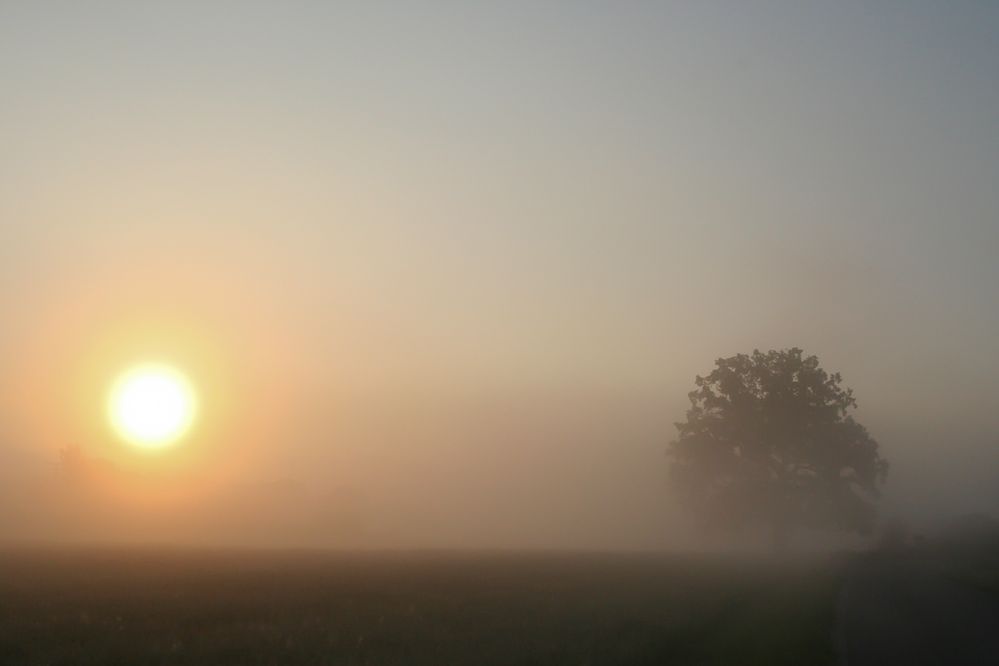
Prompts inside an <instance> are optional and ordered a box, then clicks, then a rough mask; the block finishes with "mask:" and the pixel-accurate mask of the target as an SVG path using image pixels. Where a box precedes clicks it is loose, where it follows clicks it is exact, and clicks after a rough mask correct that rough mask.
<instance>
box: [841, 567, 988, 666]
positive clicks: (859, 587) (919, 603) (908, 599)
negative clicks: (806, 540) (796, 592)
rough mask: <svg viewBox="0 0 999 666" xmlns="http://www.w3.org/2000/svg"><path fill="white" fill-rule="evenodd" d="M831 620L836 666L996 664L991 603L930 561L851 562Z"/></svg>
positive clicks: (982, 593)
mask: <svg viewBox="0 0 999 666" xmlns="http://www.w3.org/2000/svg"><path fill="white" fill-rule="evenodd" d="M837 615H838V628H837V643H838V647H839V653H840V663H841V664H843V666H869V665H871V666H874V665H877V666H885V665H887V664H905V665H906V666H914V665H916V666H919V665H929V664H940V665H941V666H963V665H965V664H967V665H972V664H974V665H979V664H999V599H997V598H995V597H993V596H991V595H989V594H987V593H985V592H983V591H981V590H978V589H975V588H972V587H969V586H966V585H963V584H961V583H959V582H956V581H955V580H953V579H952V578H950V577H949V576H947V575H946V574H945V572H944V569H943V567H941V565H940V564H939V563H937V562H934V561H933V560H930V559H925V558H924V559H920V558H914V557H889V556H871V557H867V558H865V559H863V560H861V561H858V562H857V563H856V564H855V565H854V567H853V569H852V570H851V572H850V573H849V575H848V577H847V581H846V584H845V585H844V587H843V590H842V592H841V594H840V598H839V603H838V609H837Z"/></svg>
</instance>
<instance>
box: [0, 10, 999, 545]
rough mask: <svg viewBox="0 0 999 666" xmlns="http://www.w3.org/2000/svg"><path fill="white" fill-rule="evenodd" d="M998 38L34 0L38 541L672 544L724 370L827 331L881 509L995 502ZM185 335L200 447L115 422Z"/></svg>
mask: <svg viewBox="0 0 999 666" xmlns="http://www.w3.org/2000/svg"><path fill="white" fill-rule="evenodd" d="M997 26H999V13H997V10H996V9H995V8H994V7H989V6H986V5H985V4H984V3H957V4H953V3H952V4H948V5H947V6H946V7H944V6H942V5H936V4H934V3H922V2H911V3H898V4H894V5H884V6H881V7H877V8H872V7H870V6H868V5H866V4H863V3H849V2H847V3H825V5H824V6H822V7H819V6H808V7H805V6H802V5H801V3H792V2H787V3H779V2H778V3H761V4H759V5H756V6H754V7H750V6H749V5H744V4H742V3H738V4H735V3H733V4H732V5H731V6H729V7H727V8H725V11H722V10H721V8H720V7H714V8H712V7H708V6H702V5H698V6H692V5H687V4H685V3H676V4H669V3H662V4H659V5H656V6H655V7H652V6H645V5H640V4H638V3H635V4H628V5H625V6H622V5H616V6H614V7H611V6H610V5H608V6H606V7H596V6H581V5H579V4H577V3H564V4H561V3H552V4H546V5H544V6H543V7H541V6H536V5H533V4H531V3H504V4H503V5H502V6H499V5H497V6H495V7H491V8H487V7H480V8H471V7H454V6H450V5H446V4H444V3H441V4H438V5H435V6H431V7H426V6H424V7H420V8H418V9H417V8H416V7H409V6H406V5H404V4H401V3H400V4H398V5H396V6H388V5H378V6H375V5H374V4H369V3H365V4H364V5H363V6H362V5H361V4H359V5H358V6H356V7H353V8H339V9H335V8H331V7H321V6H316V5H314V4H312V3H304V2H301V3H294V2H292V3H270V4H258V3H212V4H211V6H204V5H203V4H202V3H194V2H180V3H170V4H169V5H166V4H164V5H162V6H156V7H153V6H148V5H142V6H139V5H136V4H134V3H124V2H122V3H104V4H102V5H101V6H100V7H92V8H86V7H84V6H83V5H65V6H59V5H55V4H52V5H44V4H42V5H40V4H37V3H18V4H16V5H15V4H11V3H8V4H7V5H5V6H4V7H2V8H0V82H2V83H3V88H4V90H5V96H4V104H3V105H2V106H0V140H2V143H3V145H4V150H3V154H2V156H0V314H2V320H3V322H4V325H3V326H2V327H0V367H3V368H4V372H3V373H2V375H0V487H2V488H3V493H5V497H6V498H7V501H6V506H8V507H14V508H13V509H11V510H10V511H8V512H7V514H5V517H4V518H3V519H2V521H0V529H3V530H5V532H4V533H5V534H8V535H11V534H12V535H14V536H27V537H32V538H35V537H39V538H41V537H53V536H55V537H60V536H61V537H66V538H74V539H87V538H91V539H99V538H121V537H122V536H123V535H124V536H131V537H134V538H138V539H152V540H156V539H169V540H173V539H178V540H182V539H198V540H211V539H212V538H220V539H230V540H235V541H240V540H250V541H254V542H263V543H277V542H280V543H287V542H294V543H297V542H303V541H307V542H319V543H338V544H348V545H358V544H359V545H368V544H370V545H377V546H404V547H408V546H454V545H473V546H483V547H486V546H509V547H517V546H574V547H596V548H643V547H660V546H669V545H673V544H676V543H680V542H681V540H682V539H683V538H684V537H682V536H680V535H681V534H683V529H682V521H680V520H678V519H677V517H676V516H675V515H674V513H675V512H674V511H673V510H672V509H671V508H670V493H669V488H668V483H667V475H666V460H665V457H664V451H665V449H666V445H667V443H668V442H669V440H670V439H671V438H672V437H673V436H674V429H673V425H672V424H673V422H674V421H677V420H680V419H681V418H682V417H683V414H684V410H685V409H686V408H687V398H686V393H687V392H688V391H689V390H691V389H692V388H693V380H694V377H695V375H697V374H699V373H700V374H703V373H706V372H708V371H709V370H710V368H711V365H712V363H713V361H714V359H716V358H717V357H720V356H728V355H731V354H735V353H738V352H747V351H751V350H752V349H754V348H761V349H771V348H783V347H790V346H798V347H802V348H803V349H805V350H806V352H808V353H814V354H817V355H818V356H819V358H820V359H821V361H822V363H823V366H824V367H826V368H828V369H829V370H830V371H839V372H841V373H842V374H843V378H844V383H845V385H847V386H850V387H852V388H853V389H854V390H855V392H856V396H857V398H858V400H859V404H860V408H859V412H858V418H859V419H861V420H862V421H863V422H864V424H865V425H866V426H867V427H868V428H869V429H870V431H871V432H872V434H873V435H874V436H875V437H876V438H877V439H878V441H879V442H880V444H881V447H882V451H883V454H884V456H885V457H886V458H887V459H888V460H889V461H890V462H891V465H892V467H891V473H890V475H889V478H888V484H887V487H886V496H885V502H884V507H883V512H884V513H887V514H889V515H890V514H895V513H898V514H901V515H903V516H906V517H907V518H908V519H910V520H912V521H914V522H917V523H929V522H931V521H932V520H935V519H937V518H939V517H943V516H947V515H951V514H954V513H959V512H967V511H986V512H987V511H995V510H996V508H997V506H999V484H996V483H995V481H996V476H995V470H996V469H999V449H997V447H996V444H999V435H997V433H996V427H995V414H996V413H997V411H999V380H997V377H999V336H997V335H996V331H999V300H997V299H996V297H995V287H996V285H997V284H999V263H997V262H996V261H995V253H996V249H997V248H999V224H997V214H999V191H997V189H996V187H995V183H996V182H999V133H997V132H996V131H995V125H996V119H997V118H999V88H997V87H996V86H995V80H994V78H995V72H996V71H999V46H997V42H996V40H995V34H996V27H997ZM150 354H152V355H159V356H163V357H166V358H169V359H171V360H173V361H175V362H177V363H178V364H180V365H182V366H183V367H185V368H186V369H188V370H189V371H190V373H191V374H192V377H193V379H194V380H195V381H196V382H198V383H199V386H200V387H201V390H202V392H203V393H204V401H205V402H204V405H203V413H204V415H205V416H204V419H203V421H202V423H200V424H199V428H198V429H197V431H196V432H194V435H193V438H192V439H191V441H189V442H186V443H185V444H184V445H183V447H181V448H182V449H183V450H178V452H176V454H171V456H169V458H168V460H165V461H164V462H163V464H154V463H153V462H151V460H150V459H149V458H148V457H142V456H138V455H136V454H135V453H134V452H132V451H130V450H128V449H127V448H126V447H124V446H123V445H122V444H121V443H120V442H118V441H117V440H116V439H115V438H114V437H113V436H112V434H111V432H110V431H109V429H108V427H107V424H106V423H105V422H104V420H103V411H102V410H103V400H104V394H105V391H106V389H107V386H108V383H109V382H110V381H111V379H112V378H113V377H114V375H115V373H117V372H119V371H120V370H121V368H122V367H123V366H125V365H127V364H129V363H131V362H134V361H135V360H136V359H141V358H144V357H146V356H148V355H150ZM66 447H76V448H77V449H78V452H79V454H80V455H81V456H82V458H81V462H80V463H79V464H80V465H81V466H82V467H78V468H74V469H75V470H76V471H75V472H74V471H72V470H71V471H70V472H68V471H67V469H66V468H65V465H60V462H59V461H60V458H59V452H60V451H61V450H63V449H65V448H66ZM81 470H82V471H81ZM80 498H86V499H85V500H83V499H80ZM32 512H37V520H25V518H26V517H27V516H34V515H35V514H34V513H32ZM74 512H75V513H74ZM248 515H252V516H254V517H255V518H256V519H255V520H252V521H249V520H247V518H246V516H248ZM289 517H294V518H289ZM290 523H291V524H290Z"/></svg>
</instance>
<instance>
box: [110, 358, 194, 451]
mask: <svg viewBox="0 0 999 666" xmlns="http://www.w3.org/2000/svg"><path fill="white" fill-rule="evenodd" d="M196 402H197V400H196V397H195V393H194V388H193V387H192V386H191V383H190V382H189V381H188V380H187V378H186V377H185V376H184V375H183V374H181V373H180V372H179V371H178V370H176V369H175V368H172V367H170V366H168V365H163V364H159V363H146V364H144V365H140V366H136V367H134V368H132V369H130V370H128V371H127V372H125V374H123V375H122V376H121V377H119V378H118V380H117V381H116V382H115V383H114V386H112V388H111V393H110V395H109V397H108V416H109V417H110V419H111V424H112V426H114V429H115V430H116V431H117V432H118V434H119V435H120V436H121V437H122V438H124V439H125V440H127V441H129V442H131V443H132V444H135V445H136V446H139V447H143V448H147V449H158V448H161V447H163V446H166V445H168V444H171V443H173V442H175V441H177V440H178V439H180V438H181V437H183V436H184V434H185V433H187V431H188V429H189V428H190V427H191V424H192V423H193V422H194V415H195V412H196V410H197V405H196Z"/></svg>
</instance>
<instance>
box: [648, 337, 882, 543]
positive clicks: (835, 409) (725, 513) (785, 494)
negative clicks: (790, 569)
mask: <svg viewBox="0 0 999 666" xmlns="http://www.w3.org/2000/svg"><path fill="white" fill-rule="evenodd" d="M841 381H842V380H841V377H840V375H839V374H838V373H833V374H829V373H827V372H826V371H825V370H823V369H822V368H821V367H820V366H819V360H818V358H816V357H815V356H804V355H803V352H802V350H800V349H798V348H792V349H785V350H779V351H776V350H775V351H769V352H766V353H763V352H761V351H759V350H754V351H753V353H752V354H751V355H747V354H738V355H736V356H731V357H729V358H721V359H718V360H717V361H715V368H714V370H712V372H711V373H710V374H708V375H707V376H705V377H701V376H698V377H697V379H696V382H695V383H696V389H695V390H694V391H692V392H690V394H689V398H690V403H691V406H690V409H689V410H688V411H687V417H686V420H685V421H683V422H679V423H677V424H676V427H677V430H678V436H677V438H676V439H675V440H674V441H673V442H671V444H670V445H669V450H668V455H669V458H670V472H671V477H672V480H673V484H674V486H675V488H676V490H677V492H678V493H679V494H680V496H681V497H682V498H683V499H684V500H686V502H687V504H688V505H689V506H690V508H691V510H692V511H693V512H694V513H695V514H696V515H697V516H698V517H699V518H700V519H701V520H702V521H703V522H704V523H705V524H706V525H710V526H716V527H737V526H746V525H760V526H765V527H767V528H769V529H771V530H772V534H773V536H774V539H775V542H776V543H777V544H778V545H781V544H783V543H784V542H785V541H786V539H787V538H788V536H789V535H790V534H791V533H792V532H793V531H794V530H796V529H799V528H828V529H841V530H848V531H858V532H861V533H866V532H868V531H869V530H870V529H871V528H872V526H873V523H874V518H875V516H876V505H875V500H876V498H877V496H878V486H879V484H881V483H883V481H884V479H885V476H886V474H887V471H888V463H887V462H886V461H885V460H884V459H883V458H881V456H880V454H879V453H878V444H877V442H876V441H875V440H874V439H873V438H872V437H871V436H870V434H868V432H867V429H866V428H864V426H862V425H861V424H860V423H858V422H856V421H855V420H854V419H853V417H852V416H851V415H850V414H849V413H848V412H849V410H851V409H853V408H855V407H856V405H857V403H856V400H854V398H853V392H852V391H851V390H850V389H848V388H843V387H842V386H841Z"/></svg>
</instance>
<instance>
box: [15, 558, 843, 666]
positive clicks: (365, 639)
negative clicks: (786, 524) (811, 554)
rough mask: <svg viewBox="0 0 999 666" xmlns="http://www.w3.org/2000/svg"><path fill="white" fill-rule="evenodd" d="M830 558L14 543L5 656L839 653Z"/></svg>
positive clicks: (572, 660) (353, 659)
mask: <svg viewBox="0 0 999 666" xmlns="http://www.w3.org/2000/svg"><path fill="white" fill-rule="evenodd" d="M839 572H840V567H839V566H838V565H837V564H836V563H835V562H831V561H828V560H825V561H818V560H809V561H803V560H798V561H794V562H787V561H785V562H776V561H773V560H769V559H766V558H759V559H746V558H743V559H737V558H734V557H700V556H699V557H693V556H678V555H676V556H667V555H597V554H564V553H562V554H518V553H510V554H499V553H495V554H486V553H479V554H451V553H414V554H403V553H392V554H389V553H376V554H371V553H365V554H360V553H357V554H339V553H336V554H331V553H318V552H286V553H265V552H245V551H241V552H235V551H229V552H221V551H219V552H193V551H180V550H152V549H132V550H122V551H112V550H89V551H60V552H53V551H42V550H35V551H28V550H11V551H6V552H2V553H0V663H3V664H19V665H22V664H23V665H26V666H27V665H32V664H67V665H69V664H73V665H74V666H82V665H86V664H102V665H108V664H123V665H125V664H127V665H129V666H138V665H145V664H163V665H175V664H177V665H180V664H225V665H228V664H232V665H237V664H238V665H247V666H248V665H252V664H275V665H277V664H281V665H288V664H344V665H348V664H387V665H395V664H435V665H444V664H483V665H484V664H768V665H771V666H776V665H779V664H796V665H800V664H816V665H817V664H824V663H830V662H831V661H832V660H833V653H832V645H831V625H832V622H833V613H834V605H835V598H834V597H835V593H836V589H837V583H838V577H839V575H840V573H839Z"/></svg>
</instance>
